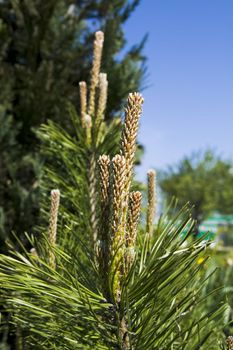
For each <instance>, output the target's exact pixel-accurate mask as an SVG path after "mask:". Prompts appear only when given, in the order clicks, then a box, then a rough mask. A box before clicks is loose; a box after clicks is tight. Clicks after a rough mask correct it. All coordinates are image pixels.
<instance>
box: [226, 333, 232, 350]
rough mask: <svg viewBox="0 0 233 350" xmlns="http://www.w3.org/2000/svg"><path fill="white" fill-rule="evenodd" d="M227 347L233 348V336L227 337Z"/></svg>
mask: <svg viewBox="0 0 233 350" xmlns="http://www.w3.org/2000/svg"><path fill="white" fill-rule="evenodd" d="M227 349H228V350H233V336H230V337H228V338H227Z"/></svg>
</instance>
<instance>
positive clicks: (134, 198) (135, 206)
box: [126, 191, 142, 247]
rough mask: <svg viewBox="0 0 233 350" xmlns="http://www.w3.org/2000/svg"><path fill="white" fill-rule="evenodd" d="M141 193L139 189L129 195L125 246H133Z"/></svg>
mask: <svg viewBox="0 0 233 350" xmlns="http://www.w3.org/2000/svg"><path fill="white" fill-rule="evenodd" d="M141 201H142V194H141V192H139V191H135V192H131V193H130V195H129V216H128V232H127V236H126V244H127V247H134V246H135V241H136V237H137V227H138V221H139V217H140V212H141Z"/></svg>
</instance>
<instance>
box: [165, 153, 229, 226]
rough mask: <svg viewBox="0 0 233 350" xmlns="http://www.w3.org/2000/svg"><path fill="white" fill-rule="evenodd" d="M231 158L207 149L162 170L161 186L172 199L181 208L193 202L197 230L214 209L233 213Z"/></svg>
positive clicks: (167, 198)
mask: <svg viewBox="0 0 233 350" xmlns="http://www.w3.org/2000/svg"><path fill="white" fill-rule="evenodd" d="M232 169H233V168H232V164H231V162H228V161H224V160H222V159H221V158H220V157H218V156H217V155H215V154H214V152H212V151H210V150H207V151H205V152H203V153H202V152H197V153H194V154H193V155H191V156H190V157H185V158H184V159H182V160H181V161H180V162H179V163H178V164H177V165H176V166H174V167H169V168H168V170H167V171H164V172H161V174H160V187H161V189H162V191H163V194H164V197H165V199H166V200H167V201H170V200H171V199H172V197H175V198H177V199H178V208H180V207H182V206H183V205H185V204H186V203H187V202H190V203H191V204H192V205H193V209H192V214H193V218H194V219H195V220H196V233H197V231H198V227H199V225H200V223H201V221H202V220H203V219H205V218H206V217H207V216H208V215H209V214H210V213H211V212H213V211H219V212H220V213H224V214H227V213H233V172H232Z"/></svg>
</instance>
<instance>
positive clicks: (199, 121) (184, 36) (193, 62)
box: [125, 0, 233, 180]
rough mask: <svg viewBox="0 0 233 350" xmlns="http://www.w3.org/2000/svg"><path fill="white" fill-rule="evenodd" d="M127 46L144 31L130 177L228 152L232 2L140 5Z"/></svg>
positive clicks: (156, 0) (160, 0) (232, 123)
mask: <svg viewBox="0 0 233 350" xmlns="http://www.w3.org/2000/svg"><path fill="white" fill-rule="evenodd" d="M125 33H126V37H127V40H128V43H129V45H131V44H134V43H136V42H138V41H140V39H141V38H142V37H143V35H144V34H145V33H148V34H149V38H148V42H147V44H146V47H145V51H144V52H145V54H146V56H147V57H148V75H149V76H148V79H147V84H148V85H149V87H148V88H147V89H146V90H145V91H144V92H143V95H144V97H145V104H144V113H143V117H142V120H141V130H140V135H139V140H140V142H141V143H142V144H143V145H144V146H145V155H144V158H143V162H142V166H141V167H140V168H139V169H138V176H139V178H140V179H141V180H144V179H145V173H146V171H147V169H148V168H151V167H152V168H155V169H161V168H164V167H166V165H168V164H174V163H176V162H177V161H178V160H180V159H181V158H182V157H183V156H184V155H188V154H190V153H191V152H192V151H194V150H199V149H205V148H206V147H211V148H214V149H216V150H217V151H218V152H219V153H220V154H222V155H223V156H224V157H228V158H229V157H232V154H233V152H232V150H233V0H141V4H140V5H139V6H138V8H137V9H136V11H135V12H134V13H133V14H132V16H131V17H130V19H129V20H128V22H127V24H126V25H125Z"/></svg>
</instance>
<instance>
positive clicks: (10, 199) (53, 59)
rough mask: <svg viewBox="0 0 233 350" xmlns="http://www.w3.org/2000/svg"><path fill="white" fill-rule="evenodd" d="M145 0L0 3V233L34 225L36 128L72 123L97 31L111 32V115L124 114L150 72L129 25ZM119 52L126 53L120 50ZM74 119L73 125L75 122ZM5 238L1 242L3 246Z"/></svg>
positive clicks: (107, 52) (106, 59) (106, 61)
mask: <svg viewBox="0 0 233 350" xmlns="http://www.w3.org/2000/svg"><path fill="white" fill-rule="evenodd" d="M138 3H139V0H133V1H128V0H119V1H114V2H113V1H108V0H98V1H97V0H89V1H86V0H79V1H66V0H56V1H54V0H51V1H47V0H29V1H25V0H23V1H20V2H17V1H13V0H3V1H1V2H0V62H1V68H0V83H1V92H0V118H1V133H0V147H1V167H0V238H1V241H3V240H4V239H5V238H6V236H7V234H8V233H9V232H11V231H12V230H15V231H17V232H18V233H20V232H23V231H29V232H30V230H31V228H32V226H34V227H35V223H36V222H37V221H36V219H37V217H38V194H39V189H38V180H39V177H40V169H41V166H42V162H43V160H42V159H41V158H40V157H39V156H38V144H39V141H38V139H37V137H36V136H35V131H36V130H37V128H38V127H39V126H40V124H41V123H43V122H45V121H46V120H47V119H52V120H55V121H57V122H59V123H60V124H61V125H66V126H67V124H68V123H69V122H68V120H67V118H66V115H67V111H66V105H67V103H66V102H67V101H71V102H72V103H73V104H74V105H75V106H77V107H78V105H77V104H78V89H77V86H78V82H79V81H81V80H87V76H88V71H89V69H90V64H91V53H92V41H93V32H94V31H95V29H96V28H97V29H101V30H103V31H104V32H105V46H104V52H103V63H102V69H103V71H104V72H106V73H107V74H108V80H109V102H108V110H107V113H106V115H107V117H108V118H112V117H113V116H115V115H117V114H119V111H120V108H121V106H122V104H123V100H125V99H126V96H127V95H128V93H129V92H130V91H135V90H138V89H139V88H141V87H142V84H143V78H144V77H145V57H144V56H143V54H142V50H143V45H144V42H145V38H143V39H142V40H141V42H140V43H139V44H137V45H135V46H133V47H132V48H131V49H129V50H128V51H126V50H125V45H126V40H125V37H124V33H123V29H122V27H123V24H124V23H125V21H127V20H128V18H129V16H130V15H131V13H132V12H133V11H134V9H135V8H136V6H137V5H138ZM119 54H120V55H119ZM68 126H69V125H68ZM2 243H3V242H1V247H3V244H2Z"/></svg>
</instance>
